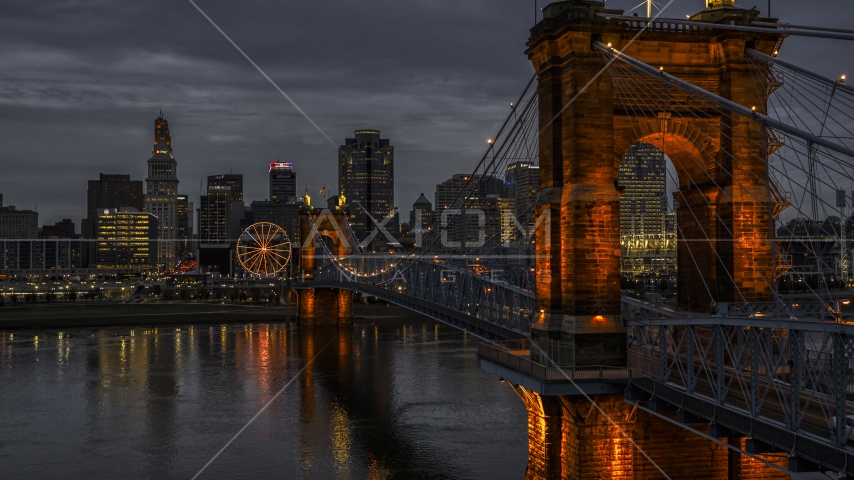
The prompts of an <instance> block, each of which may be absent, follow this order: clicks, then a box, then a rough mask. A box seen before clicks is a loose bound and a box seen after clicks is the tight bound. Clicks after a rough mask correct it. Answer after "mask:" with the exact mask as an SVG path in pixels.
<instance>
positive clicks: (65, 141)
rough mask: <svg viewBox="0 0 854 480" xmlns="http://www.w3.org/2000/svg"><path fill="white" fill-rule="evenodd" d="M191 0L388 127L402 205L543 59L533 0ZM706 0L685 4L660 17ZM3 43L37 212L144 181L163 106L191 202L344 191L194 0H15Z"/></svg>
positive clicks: (3, 23)
mask: <svg viewBox="0 0 854 480" xmlns="http://www.w3.org/2000/svg"><path fill="white" fill-rule="evenodd" d="M659 1H661V0H659ZM757 1H758V0H757ZM639 2H640V0H611V1H609V2H608V4H609V6H611V7H612V8H626V9H628V8H632V7H634V6H635V4H636V3H639ZM545 3H546V2H545V0H542V1H541V2H540V6H542V5H544V4H545ZM662 3H666V2H662ZM197 4H198V5H199V6H200V7H201V8H202V9H203V10H204V11H205V12H206V13H207V14H208V15H209V16H210V17H211V18H212V19H213V20H214V21H215V22H217V23H218V24H219V25H220V27H221V28H222V29H223V30H224V31H225V32H226V33H228V34H229V35H230V36H231V37H232V39H233V40H234V41H235V42H236V43H237V44H238V45H239V46H240V47H241V48H242V49H243V50H244V51H245V52H246V53H247V54H248V55H249V56H250V57H252V58H253V59H254V60H255V62H256V63H257V64H258V65H259V66H260V67H261V68H263V69H264V70H265V71H266V72H267V73H268V74H269V75H270V77H271V78H272V79H273V80H275V81H276V82H277V83H278V84H279V86H280V87H281V88H282V89H283V90H284V91H285V92H286V93H288V94H289V95H290V96H291V97H292V98H293V99H294V101H295V102H296V103H297V104H298V105H300V107H302V109H303V110H305V112H306V113H307V114H308V115H309V116H310V117H312V119H313V120H314V121H315V122H316V123H317V124H318V125H319V126H320V128H322V129H323V130H324V131H325V132H326V133H327V134H328V135H329V136H330V137H331V138H332V139H333V140H334V141H335V142H336V143H340V142H342V141H343V139H344V137H345V136H349V135H352V132H353V130H355V129H359V128H376V129H379V130H381V131H382V133H383V137H386V138H390V139H391V141H392V144H393V145H394V146H395V162H396V180H395V181H396V199H397V205H398V207H400V208H401V209H402V210H403V211H408V210H409V209H410V208H411V204H412V202H413V201H414V200H415V199H416V198H417V196H418V194H419V193H420V192H425V193H427V195H428V197H429V198H431V199H432V194H433V190H434V187H435V184H436V183H438V182H440V181H442V180H445V179H446V178H448V177H449V176H450V175H452V174H454V173H463V172H467V171H471V169H472V168H473V165H474V164H475V163H476V161H477V159H479V157H480V155H482V153H483V151H484V149H485V147H486V143H485V141H486V139H487V138H488V137H491V136H492V135H494V133H495V130H496V129H497V128H498V126H499V125H500V123H501V121H502V120H503V117H504V115H506V113H507V111H508V108H509V103H510V102H511V101H513V100H515V97H516V96H518V95H519V93H520V91H521V89H522V88H523V87H524V85H525V83H526V81H527V80H528V78H529V77H530V76H531V75H532V73H533V70H532V68H531V66H530V64H529V63H528V60H527V58H526V57H525V55H524V49H525V47H524V45H525V40H526V39H527V35H528V29H529V28H530V27H531V26H532V24H533V21H534V20H533V16H534V2H533V1H527V0H525V1H519V0H492V1H488V0H471V1H460V0H409V1H399V0H398V1H393V0H363V1H361V2H352V1H342V0H327V1H323V2H311V1H303V2H296V1H290V0H288V1H275V2H274V1H260V0H244V1H240V2H238V1H225V0H197ZM702 4H703V2H702V1H698V0H675V1H674V2H673V4H672V5H671V7H670V8H669V9H668V12H667V15H666V16H671V17H684V15H685V14H687V13H694V12H696V11H698V10H700V9H701V8H702ZM737 5H738V6H743V7H749V6H751V5H747V4H745V2H744V1H743V0H737ZM758 7H759V8H760V10H763V13H764V10H765V8H766V7H765V2H764V0H763V3H761V4H760V5H758ZM772 9H773V11H772V13H774V15H775V16H778V15H779V16H780V17H782V18H783V19H784V20H787V21H790V22H792V23H806V24H820V25H825V26H836V27H840V28H846V27H850V20H851V19H852V18H854V2H852V1H850V0H822V1H815V2H803V1H801V0H798V1H795V0H774V1H773V5H772ZM0 40H2V49H0V143H2V147H0V193H2V194H3V195H4V198H5V203H6V204H7V205H8V204H14V205H17V206H18V207H19V208H33V207H34V206H35V205H38V211H39V212H40V215H41V218H40V221H41V223H53V222H55V221H58V220H60V219H62V218H72V219H73V220H74V221H75V222H76V223H78V229H79V221H80V218H82V217H83V215H84V214H85V203H86V180H87V179H95V178H97V177H98V173H100V172H103V173H129V174H131V176H132V177H133V178H134V179H140V180H141V179H144V178H145V174H146V160H147V159H148V156H149V154H150V152H151V145H152V135H153V123H154V122H153V121H154V118H155V117H156V116H157V114H158V111H159V110H161V109H162V110H163V113H164V116H165V117H166V118H167V120H168V121H169V125H170V129H171V131H172V139H173V147H174V153H175V156H176V159H177V160H178V174H179V179H180V180H181V184H180V191H181V193H187V194H190V195H192V196H193V197H195V198H196V201H197V199H198V198H197V197H198V194H199V181H200V179H201V178H203V177H204V176H206V175H212V174H216V173H227V172H230V171H233V172H234V173H242V174H243V175H244V178H245V182H246V197H247V200H253V199H264V198H266V197H267V194H268V193H267V183H266V174H267V171H266V166H267V164H268V163H269V162H270V161H273V160H276V159H281V160H285V161H292V162H294V165H295V168H296V169H297V172H298V181H299V183H300V185H303V184H305V183H308V184H309V186H310V190H311V193H312V195H314V196H315V198H316V194H317V192H318V190H319V189H320V187H322V186H324V185H325V186H326V187H328V189H329V190H334V189H335V188H336V185H337V168H336V158H337V151H336V148H335V146H333V145H331V144H330V143H329V142H328V141H327V140H326V139H325V138H324V137H323V136H322V135H321V134H320V133H319V132H318V131H317V130H315V129H314V127H312V126H311V124H310V123H308V122H307V121H306V120H305V119H304V118H303V117H302V116H301V115H300V114H299V113H298V112H297V111H296V110H295V109H294V108H293V106H292V105H290V104H289V103H288V102H287V101H286V100H285V99H284V98H283V97H282V96H281V95H280V94H279V93H278V92H277V91H276V90H275V89H274V88H273V87H272V86H271V85H270V84H269V83H268V82H267V81H266V80H265V79H264V78H263V77H262V76H261V75H260V74H259V73H258V72H257V71H256V70H255V69H254V68H253V67H252V66H251V65H250V64H249V63H248V62H247V61H246V60H245V59H244V58H243V57H242V56H241V55H240V54H239V53H238V52H237V51H236V50H235V49H234V48H233V47H232V46H231V45H230V44H229V43H228V42H227V41H226V40H225V39H224V38H223V37H222V36H221V35H220V34H219V33H218V32H217V31H216V30H215V29H214V28H213V27H212V26H211V25H210V24H209V23H208V22H207V20H205V18H204V17H203V16H202V15H201V14H199V12H198V11H197V10H196V9H195V8H194V7H193V6H192V5H191V4H190V3H189V2H188V1H184V0H169V1H165V0H146V1H138V2H129V1H116V0H90V1H82V0H65V1H61V0H57V1H53V0H38V1H33V0H4V1H3V7H2V15H0ZM852 47H854V43H852V42H841V41H830V40H811V39H803V38H792V39H789V40H788V41H787V42H786V45H785V47H784V51H783V54H782V56H781V58H783V59H786V60H789V61H793V62H797V63H798V64H801V65H805V66H807V67H811V68H814V69H816V70H817V71H819V72H821V73H824V74H826V75H828V76H832V77H835V76H836V75H838V74H839V73H842V72H843V71H845V70H848V71H849V73H851V72H854V68H851V67H852V66H854V55H852V53H851V52H852Z"/></svg>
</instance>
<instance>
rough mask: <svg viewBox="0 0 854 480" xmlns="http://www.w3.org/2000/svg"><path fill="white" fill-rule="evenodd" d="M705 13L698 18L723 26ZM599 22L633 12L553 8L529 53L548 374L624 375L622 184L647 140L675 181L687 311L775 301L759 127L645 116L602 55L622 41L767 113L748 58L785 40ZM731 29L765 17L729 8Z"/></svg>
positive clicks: (535, 331) (595, 5) (682, 299)
mask: <svg viewBox="0 0 854 480" xmlns="http://www.w3.org/2000/svg"><path fill="white" fill-rule="evenodd" d="M711 8H712V9H714V8H717V7H711ZM708 11H709V10H706V11H703V12H700V13H698V14H696V15H695V16H694V18H695V19H696V20H699V21H705V20H704V19H706V18H712V17H713V16H711V15H706V13H707V12H708ZM598 12H606V13H614V14H621V13H622V12H621V11H618V10H607V9H606V8H605V3H604V2H598V1H592V0H588V1H585V0H575V1H573V2H554V3H551V4H549V5H548V6H547V7H545V9H544V10H543V15H544V19H543V21H541V22H540V23H538V24H537V25H536V26H535V27H534V28H533V29H532V30H531V37H530V39H529V40H528V44H527V51H526V53H527V55H528V58H529V59H530V61H531V62H532V64H533V66H534V69H535V70H536V75H537V81H538V87H537V88H538V95H539V125H540V129H541V133H540V137H539V142H540V143H539V152H540V190H541V194H540V197H539V202H540V203H539V205H538V206H537V208H538V212H537V213H538V215H539V214H542V213H543V212H545V211H546V210H548V211H550V213H551V221H550V228H549V229H548V231H549V232H550V234H549V235H547V234H546V233H544V232H537V237H536V253H537V260H536V263H537V267H536V270H537V272H536V273H537V283H536V290H537V302H538V307H537V308H538V310H539V311H538V312H537V314H538V315H537V318H536V320H535V322H534V325H533V328H532V331H531V340H532V343H533V346H532V349H531V357H532V359H533V360H534V361H537V362H539V363H543V364H558V365H565V366H586V365H588V366H589V365H603V364H604V365H609V366H622V365H625V364H626V333H625V328H624V324H623V322H622V319H621V316H620V313H621V308H620V273H621V272H620V210H619V190H618V188H617V187H618V186H617V178H618V172H619V166H620V162H621V161H622V159H623V156H624V155H625V153H626V151H627V150H628V148H629V147H630V146H631V145H633V144H634V143H637V142H645V143H650V144H652V145H655V146H656V147H658V148H660V149H662V150H663V151H664V153H665V154H667V156H668V157H669V158H670V159H671V161H672V162H673V164H674V167H675V170H676V172H677V176H678V179H677V180H678V184H679V185H678V188H679V191H677V192H675V193H674V199H675V206H676V209H677V215H676V216H677V223H678V224H679V232H680V233H679V241H678V247H677V271H678V279H677V283H678V302H679V307H680V309H683V310H690V311H695V312H702V313H709V311H710V310H711V307H712V304H713V302H741V301H745V300H746V301H755V302H760V301H770V299H771V296H772V293H771V292H772V291H771V285H772V284H773V282H774V271H773V265H774V261H773V251H774V250H773V243H774V242H773V235H774V231H773V229H772V225H773V219H772V218H771V215H770V213H769V212H770V211H772V208H771V206H772V203H773V200H772V199H771V198H770V196H769V195H770V194H769V188H767V182H766V179H767V178H768V172H767V164H766V162H765V160H764V158H765V156H764V150H763V145H764V144H765V139H764V138H762V134H761V133H757V132H762V129H761V128H760V126H759V125H758V124H756V123H755V122H754V123H751V122H752V120H746V119H739V122H734V121H733V120H732V119H731V118H729V116H722V115H719V116H718V117H714V115H712V117H711V118H709V117H708V115H707V116H706V117H704V118H701V119H700V120H698V119H697V118H696V117H693V116H692V115H693V114H692V112H691V111H689V110H685V111H682V110H678V109H679V108H683V109H684V108H687V107H684V106H679V102H671V104H670V105H671V106H670V107H667V108H670V110H671V111H668V112H661V113H663V114H664V115H662V116H661V117H659V118H652V119H650V118H643V117H638V116H636V114H635V113H633V112H635V111H636V110H635V109H633V108H631V107H632V106H631V105H630V106H628V107H627V106H625V105H624V104H623V103H624V102H625V101H627V100H624V99H623V98H622V97H620V98H618V97H617V93H616V90H615V86H614V84H613V81H612V78H611V75H610V73H609V72H608V70H607V68H606V61H605V59H603V55H602V54H601V53H600V52H599V51H598V50H596V49H594V48H593V47H592V45H593V42H602V43H604V44H608V43H611V44H612V45H613V46H614V47H615V48H617V49H620V50H622V49H625V53H626V54H627V55H630V56H632V57H634V58H637V59H639V60H640V61H642V62H645V63H648V64H650V65H653V66H656V67H663V68H664V70H665V71H666V72H667V73H669V74H671V75H674V76H676V77H679V78H681V79H683V80H686V81H688V82H691V83H693V84H695V85H698V86H699V87H701V88H704V89H706V90H709V91H711V92H712V93H715V94H717V95H720V96H722V97H724V98H727V99H730V100H732V101H734V102H736V103H738V104H741V105H743V106H746V107H747V108H751V107H756V109H757V111H759V112H764V111H765V106H766V101H765V98H764V95H763V93H762V92H764V91H765V89H764V88H763V85H759V86H758V88H757V85H756V81H757V80H756V78H765V77H764V76H763V75H764V72H759V73H757V72H755V71H753V72H752V71H751V68H754V69H755V67H751V64H750V62H749V60H748V58H747V57H746V53H745V49H746V48H753V49H756V50H758V51H761V52H763V53H767V54H770V53H772V51H773V50H774V48H775V46H776V45H777V41H778V39H779V38H778V36H776V35H772V34H765V33H753V32H735V31H723V30H712V29H708V30H693V31H679V30H677V29H676V28H675V27H673V28H671V27H656V28H651V29H649V30H648V31H645V32H643V33H641V34H640V35H638V36H637V38H636V39H635V40H632V38H633V37H635V36H636V35H637V34H638V31H639V29H638V28H630V27H629V26H627V25H626V23H625V22H622V21H618V20H606V19H605V18H603V17H599V16H597V15H596V13H598ZM724 17H725V18H721V19H717V20H715V21H720V22H725V23H735V24H744V25H747V24H749V22H750V21H752V20H755V19H756V18H757V17H758V12H757V11H755V10H744V9H739V8H735V7H728V10H727V15H725V16H724ZM714 18H718V17H714ZM628 101H635V100H628ZM637 101H639V100H637ZM656 108H658V107H656ZM660 118H666V119H667V120H660ZM722 132H723V133H722ZM733 139H736V140H737V141H734V140H733Z"/></svg>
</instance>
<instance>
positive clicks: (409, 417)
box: [0, 318, 527, 479]
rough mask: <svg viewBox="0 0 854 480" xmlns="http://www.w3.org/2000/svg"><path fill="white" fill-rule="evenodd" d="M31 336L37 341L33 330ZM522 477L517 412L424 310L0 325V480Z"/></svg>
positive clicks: (505, 392)
mask: <svg viewBox="0 0 854 480" xmlns="http://www.w3.org/2000/svg"><path fill="white" fill-rule="evenodd" d="M37 336H38V339H36V337H37ZM330 342H331V344H330V345H329V347H328V348H327V349H326V350H324V351H323V352H322V353H321V354H320V355H319V356H318V358H317V359H316V360H315V362H314V363H312V364H311V365H309V367H308V368H307V369H306V370H305V372H304V373H303V374H302V375H301V376H300V378H298V379H297V381H295V382H293V383H292V384H291V385H290V386H289V387H288V389H287V390H285V392H284V393H283V394H282V395H281V396H280V397H279V398H278V399H277V400H276V401H274V402H273V403H272V404H271V405H270V407H269V408H268V409H267V410H266V411H265V412H264V413H263V414H262V415H261V416H260V417H258V419H257V420H256V421H255V423H254V424H253V425H251V426H250V427H249V428H247V429H246V431H244V432H243V434H242V435H241V436H240V437H239V438H238V439H237V440H236V441H235V442H234V443H233V444H232V445H231V446H230V447H229V448H228V449H227V450H226V451H225V452H224V453H223V454H222V455H221V456H220V457H219V458H218V459H217V460H216V461H215V462H214V463H213V464H212V465H211V466H210V467H209V468H208V470H207V471H205V473H204V474H203V475H202V476H201V477H200V478H271V477H277V478H281V477H284V478H334V479H339V478H340V479H344V478H377V479H380V478H522V477H523V476H524V472H525V464H526V461H527V430H526V427H525V426H526V421H527V417H526V413H525V410H524V407H523V406H522V404H521V402H520V401H519V399H518V398H516V396H515V395H514V394H513V392H512V391H511V390H510V388H508V387H507V386H506V385H505V384H502V383H500V382H498V381H497V380H496V379H495V378H494V377H491V376H490V375H488V374H486V373H484V372H481V371H479V370H478V369H477V366H476V360H475V351H476V348H477V339H476V338H474V337H472V336H467V335H465V334H464V333H461V332H458V331H456V330H453V329H451V328H449V327H446V326H443V325H437V324H435V323H434V322H432V321H429V320H422V319H413V318H405V319H403V318H401V319H382V320H375V321H366V322H362V323H357V325H355V326H353V327H342V328H315V329H299V328H296V327H294V326H290V327H289V326H288V325H287V324H285V323H280V324H251V325H250V324H231V325H221V324H211V325H195V326H183V325H181V326H175V327H159V328H154V327H110V328H90V329H85V328H81V329H63V331H62V332H59V331H57V330H51V329H44V330H38V331H37V332H35V331H33V332H28V331H24V330H16V331H14V332H0V406H2V409H0V472H2V473H0V477H2V478H43V477H58V478H86V477H88V478H106V477H121V478H182V479H187V478H190V477H192V476H193V475H194V474H195V473H196V471H198V469H199V468H201V467H202V466H203V465H204V464H205V463H206V462H207V461H208V460H209V459H210V458H211V457H212V456H213V455H214V454H215V453H216V452H217V451H218V450H219V449H220V448H221V447H222V446H223V445H225V443H226V442H227V441H228V440H229V439H230V438H231V437H232V436H233V435H234V434H235V433H236V432H237V431H238V430H240V428H241V427H243V425H244V424H245V423H246V422H247V421H248V420H249V419H250V418H251V417H252V416H253V415H255V413H257V411H258V410H259V409H260V408H261V407H262V406H263V405H264V404H265V403H267V401H268V400H269V399H270V398H271V397H272V396H273V395H274V394H275V393H276V392H277V391H278V390H279V389H281V388H282V386H283V385H284V384H285V383H286V382H287V381H288V380H289V379H291V378H292V377H293V375H294V374H295V373H296V372H298V371H299V370H300V369H301V368H302V367H303V366H304V365H305V361H306V360H307V359H309V358H311V357H312V356H314V355H315V354H316V352H317V351H319V350H320V349H321V348H323V346H324V345H326V344H327V343H330Z"/></svg>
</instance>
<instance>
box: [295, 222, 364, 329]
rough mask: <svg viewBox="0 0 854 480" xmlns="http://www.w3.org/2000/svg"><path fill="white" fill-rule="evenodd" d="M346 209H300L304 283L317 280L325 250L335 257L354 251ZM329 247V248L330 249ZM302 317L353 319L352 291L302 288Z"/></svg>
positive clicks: (305, 320)
mask: <svg viewBox="0 0 854 480" xmlns="http://www.w3.org/2000/svg"><path fill="white" fill-rule="evenodd" d="M345 219H346V212H345V211H344V210H343V209H341V208H340V207H339V208H336V209H334V210H330V209H326V208H324V209H319V208H312V207H311V206H310V205H309V207H308V208H306V209H303V210H302V211H300V239H301V244H300V250H299V251H300V256H299V260H300V271H301V272H302V275H303V276H304V278H303V280H304V283H308V284H309V285H310V284H311V282H312V281H313V280H314V273H315V270H316V269H317V268H318V267H320V266H321V265H318V260H320V259H322V258H324V257H325V254H332V255H335V256H336V257H342V256H345V255H349V254H350V252H351V251H352V249H351V247H350V242H349V241H348V240H349V237H348V235H347V233H346V232H347V229H346V227H345V225H346V223H345V221H346V220H345ZM327 250H328V252H327ZM298 312H299V319H300V323H301V324H302V325H349V324H352V323H353V292H352V291H351V290H343V289H338V288H307V289H303V290H302V291H301V292H299V300H298Z"/></svg>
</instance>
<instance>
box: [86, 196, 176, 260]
mask: <svg viewBox="0 0 854 480" xmlns="http://www.w3.org/2000/svg"><path fill="white" fill-rule="evenodd" d="M157 223H158V218H157V217H156V216H154V215H153V214H151V213H149V212H140V211H138V210H136V209H135V208H130V207H122V208H105V209H103V210H101V211H100V212H99V214H98V219H97V222H96V227H95V228H96V233H97V237H98V241H97V250H96V254H95V259H96V262H95V263H96V265H95V266H96V268H131V269H138V270H140V271H149V270H151V269H152V268H154V267H156V265H157V252H158V250H157V244H158V243H160V242H158V238H157V233H158V231H159V228H158V225H157Z"/></svg>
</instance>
